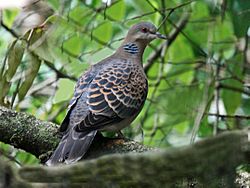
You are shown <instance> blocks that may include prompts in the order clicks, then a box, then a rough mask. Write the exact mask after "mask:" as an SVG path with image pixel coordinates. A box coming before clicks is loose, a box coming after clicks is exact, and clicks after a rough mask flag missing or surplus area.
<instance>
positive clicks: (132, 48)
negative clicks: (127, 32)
mask: <svg viewBox="0 0 250 188" xmlns="http://www.w3.org/2000/svg"><path fill="white" fill-rule="evenodd" d="M123 49H124V51H125V52H128V53H130V54H137V53H138V52H139V48H138V46H137V45H136V44H135V43H127V44H125V45H124V46H123Z"/></svg>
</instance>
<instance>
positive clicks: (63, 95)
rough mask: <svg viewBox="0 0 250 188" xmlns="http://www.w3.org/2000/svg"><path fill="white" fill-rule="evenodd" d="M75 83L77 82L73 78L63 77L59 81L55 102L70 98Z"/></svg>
mask: <svg viewBox="0 0 250 188" xmlns="http://www.w3.org/2000/svg"><path fill="white" fill-rule="evenodd" d="M74 85H75V82H73V81H72V80H69V79H65V78H61V79H60V80H59V82H58V90H57V91H56V94H55V97H54V103H59V102H62V101H67V100H69V99H70V98H71V96H72V94H73V91H74Z"/></svg>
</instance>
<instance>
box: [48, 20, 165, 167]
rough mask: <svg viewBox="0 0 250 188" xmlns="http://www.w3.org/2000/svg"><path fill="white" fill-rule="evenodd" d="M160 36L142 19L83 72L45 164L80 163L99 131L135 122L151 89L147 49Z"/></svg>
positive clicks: (152, 26) (111, 129)
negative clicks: (113, 48) (111, 50)
mask: <svg viewBox="0 0 250 188" xmlns="http://www.w3.org/2000/svg"><path fill="white" fill-rule="evenodd" d="M156 38H160V39H167V37H166V36H164V35H162V34H161V33H159V32H157V28H156V26H155V25H154V24H152V23H151V22H140V23H137V24H135V25H133V26H132V27H131V28H130V29H129V31H128V33H127V35H126V37H125V39H124V41H123V42H122V43H121V45H120V47H119V48H118V49H117V50H116V51H115V52H114V53H113V54H112V55H111V56H109V57H107V58H105V59H103V60H101V61H100V62H98V63H96V64H94V65H92V66H91V67H90V68H89V69H88V70H87V71H86V72H85V73H83V75H82V76H81V77H80V78H79V79H78V81H77V84H76V86H75V91H74V96H73V97H72V99H71V101H70V103H69V106H68V111H67V114H66V116H65V118H64V120H63V122H62V123H61V126H60V132H61V133H62V134H63V136H62V139H61V141H60V143H59V145H58V146H57V148H56V149H55V151H54V152H53V154H52V156H51V157H50V158H49V160H48V161H47V162H46V165H48V166H54V165H58V164H62V163H65V164H72V163H75V162H77V161H79V160H80V159H82V158H83V157H84V155H85V154H86V152H87V151H88V149H89V147H90V145H91V143H92V141H93V139H94V138H95V136H96V135H97V133H98V132H102V131H113V132H119V131H120V130H122V129H123V128H125V127H127V126H128V125H130V124H131V123H132V121H133V120H134V119H135V118H136V117H137V116H138V114H139V113H140V111H141V110H142V108H143V105H144V103H145V101H146V98H147V93H148V81H147V77H146V74H145V72H144V70H143V63H142V56H143V52H144V50H145V48H146V46H147V45H148V44H149V43H150V42H151V41H152V40H154V39H156Z"/></svg>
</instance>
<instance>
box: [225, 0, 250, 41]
mask: <svg viewBox="0 0 250 188" xmlns="http://www.w3.org/2000/svg"><path fill="white" fill-rule="evenodd" d="M228 7H229V8H228V10H229V12H230V15H231V18H232V20H233V25H234V32H235V34H236V36H237V37H238V38H240V37H244V36H245V35H246V33H247V30H248V28H249V25H250V11H249V9H250V1H246V0H237V1H236V0H229V1H228Z"/></svg>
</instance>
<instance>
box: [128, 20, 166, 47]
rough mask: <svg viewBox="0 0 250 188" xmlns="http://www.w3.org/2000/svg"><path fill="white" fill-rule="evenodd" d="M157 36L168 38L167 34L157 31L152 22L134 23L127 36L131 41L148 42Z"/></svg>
mask: <svg viewBox="0 0 250 188" xmlns="http://www.w3.org/2000/svg"><path fill="white" fill-rule="evenodd" d="M156 38H160V39H167V37H166V36H164V35H162V34H160V33H159V32H157V29H156V27H155V26H154V25H153V24H152V23H150V22H141V23H138V24H135V25H133V26H132V27H131V28H130V29H129V31H128V34H127V37H126V39H127V40H129V41H130V42H143V43H146V44H148V43H150V42H151V41H152V40H154V39H156Z"/></svg>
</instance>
